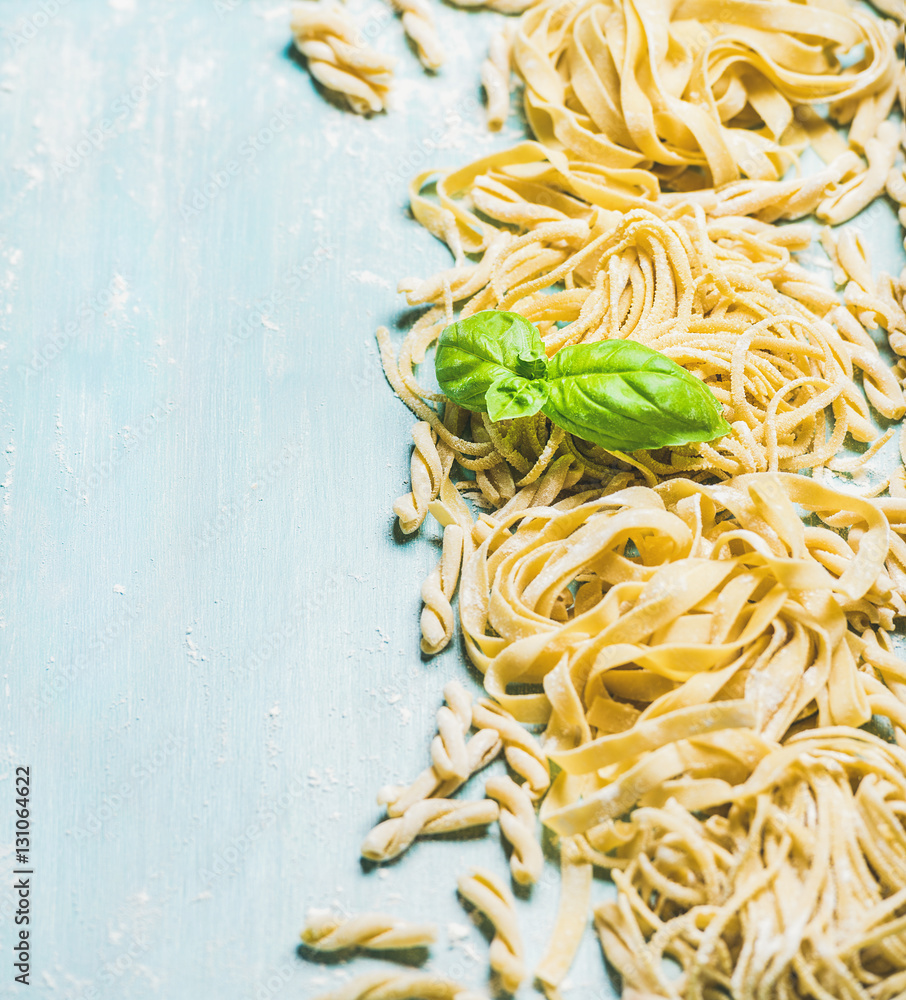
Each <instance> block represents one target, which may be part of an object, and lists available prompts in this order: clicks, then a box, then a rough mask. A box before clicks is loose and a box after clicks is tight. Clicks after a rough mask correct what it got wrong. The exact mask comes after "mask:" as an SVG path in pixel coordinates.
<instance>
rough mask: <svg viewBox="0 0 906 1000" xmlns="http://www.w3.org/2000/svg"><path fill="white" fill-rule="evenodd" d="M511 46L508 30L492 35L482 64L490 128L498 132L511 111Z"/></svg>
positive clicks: (482, 81)
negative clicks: (486, 55)
mask: <svg viewBox="0 0 906 1000" xmlns="http://www.w3.org/2000/svg"><path fill="white" fill-rule="evenodd" d="M510 48H511V42H510V39H509V37H508V34H507V32H505V31H498V32H497V34H495V35H493V36H492V37H491V44H490V46H489V47H488V57H487V59H485V61H484V62H483V63H482V65H481V83H482V86H483V87H484V92H485V96H486V98H487V106H488V107H487V122H488V128H489V129H491V131H494V132H496V131H497V129H500V128H502V127H503V123H504V122H505V121H506V120H507V117H508V116H509V113H510Z"/></svg>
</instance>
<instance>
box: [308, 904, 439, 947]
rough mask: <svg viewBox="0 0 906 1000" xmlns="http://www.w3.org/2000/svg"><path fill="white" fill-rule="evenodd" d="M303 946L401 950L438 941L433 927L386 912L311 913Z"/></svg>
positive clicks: (315, 911)
mask: <svg viewBox="0 0 906 1000" xmlns="http://www.w3.org/2000/svg"><path fill="white" fill-rule="evenodd" d="M301 937H302V943H303V944H304V945H306V946H307V947H309V948H312V949H314V950H315V951H324V952H332V951H345V950H346V949H348V948H363V949H366V950H368V951H400V950H404V949H407V948H424V947H426V946H427V945H430V944H433V943H434V942H435V941H436V940H437V928H436V927H434V926H433V925H432V924H414V923H410V922H408V921H406V920H400V919H399V918H398V917H390V916H386V915H384V914H382V913H362V914H359V915H358V916H355V917H349V918H344V917H342V916H339V915H338V914H336V913H333V912H332V911H330V910H310V911H309V913H308V918H307V920H306V922H305V927H304V928H303V929H302V935H301Z"/></svg>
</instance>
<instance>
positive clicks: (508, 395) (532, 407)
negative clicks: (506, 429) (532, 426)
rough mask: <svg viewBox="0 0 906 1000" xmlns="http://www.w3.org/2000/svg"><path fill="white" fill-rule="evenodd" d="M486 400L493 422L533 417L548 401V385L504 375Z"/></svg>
mask: <svg viewBox="0 0 906 1000" xmlns="http://www.w3.org/2000/svg"><path fill="white" fill-rule="evenodd" d="M484 399H485V403H486V405H487V408H488V416H489V417H490V418H491V420H512V419H513V417H531V416H534V415H535V414H536V413H537V412H538V411H539V410H540V409H541V407H542V406H543V405H544V404H545V402H546V401H547V384H546V383H545V382H543V381H542V380H540V379H536V380H534V381H530V380H529V379H525V378H521V377H520V376H519V375H504V376H502V377H501V378H499V379H497V381H496V382H493V383H492V384H491V386H490V388H489V389H488V391H487V392H486V393H485V397H484Z"/></svg>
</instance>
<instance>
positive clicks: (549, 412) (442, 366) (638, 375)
mask: <svg viewBox="0 0 906 1000" xmlns="http://www.w3.org/2000/svg"><path fill="white" fill-rule="evenodd" d="M434 368H435V373H436V375H437V381H438V383H439V385H440V388H441V390H442V391H443V392H444V394H445V395H446V396H447V398H448V399H450V400H452V401H453V402H454V403H456V404H457V405H459V406H462V407H465V408H466V409H467V410H476V411H478V412H479V413H487V414H488V416H489V417H490V418H491V419H492V420H508V419H512V418H513V417H530V416H532V415H533V414H535V413H538V411H539V410H540V411H541V412H543V413H544V414H545V416H547V417H549V418H550V420H551V421H552V422H553V423H555V424H556V425H557V426H558V427H562V428H563V429H564V430H566V431H569V432H570V433H571V434H575V435H576V436H577V437H580V438H582V439H583V440H585V441H592V442H594V443H595V444H599V445H600V446H601V447H602V448H606V449H607V450H608V451H642V450H647V449H652V448H665V447H676V446H678V445H683V444H690V443H691V442H693V441H711V440H713V439H714V438H718V437H722V436H723V435H724V434H727V433H728V432H729V430H730V427H729V425H728V424H727V422H726V420H724V418H723V415H722V413H721V406H720V403H718V401H717V399H715V397H714V394H713V393H712V392H711V390H710V389H709V388H708V387H707V386H706V385H705V384H704V383H703V382H702V381H700V380H699V379H697V378H696V377H695V376H694V375H690V374H689V372H687V371H686V370H685V369H684V368H681V367H680V366H679V365H678V364H676V363H675V362H673V361H671V360H670V359H669V358H668V357H666V356H665V355H663V354H661V353H659V352H658V351H654V350H652V349H651V348H650V347H645V346H644V344H637V343H635V341H632V340H602V341H598V342H597V343H594V344H577V345H575V346H573V347H564V348H563V349H562V350H560V351H558V352H557V353H556V354H555V355H554V356H553V358H551V359H550V360H548V359H547V356H546V354H545V352H544V345H543V343H542V342H541V337H540V336H539V334H538V330H537V328H536V327H535V326H534V324H532V323H530V322H529V321H528V320H527V319H525V318H524V317H522V316H519V315H518V314H517V313H509V312H497V311H487V312H480V313H476V314H475V315H474V316H469V317H468V318H467V319H463V320H459V322H457V323H453V324H452V325H450V326H448V327H447V328H446V329H445V330H444V332H443V333H442V334H441V335H440V340H439V341H438V344H437V353H436V355H435V359H434Z"/></svg>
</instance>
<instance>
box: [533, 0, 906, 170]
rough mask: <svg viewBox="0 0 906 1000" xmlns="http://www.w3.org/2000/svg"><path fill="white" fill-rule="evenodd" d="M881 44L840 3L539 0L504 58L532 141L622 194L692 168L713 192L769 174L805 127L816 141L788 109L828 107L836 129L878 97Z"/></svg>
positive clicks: (885, 41)
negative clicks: (597, 172)
mask: <svg viewBox="0 0 906 1000" xmlns="http://www.w3.org/2000/svg"><path fill="white" fill-rule="evenodd" d="M817 11H820V13H817ZM893 37H894V36H893V34H892V33H891V32H888V31H887V30H886V28H885V26H884V24H883V23H882V22H881V21H879V20H878V19H877V18H874V17H871V16H869V15H865V14H862V13H861V12H859V11H858V10H857V9H856V8H855V7H854V6H849V5H847V6H845V7H844V6H842V5H840V6H836V7H834V8H831V7H830V6H828V5H821V6H818V5H813V9H812V10H809V8H808V5H805V4H798V3H788V2H778V0H774V2H772V3H771V4H770V5H765V4H760V3H756V2H750V0H735V2H732V3H720V4H718V3H716V2H711V0H686V2H685V3H682V4H667V3H657V4H650V5H645V6H642V5H641V4H635V3H632V2H623V3H619V2H614V0H584V2H578V3H572V2H570V3H564V2H563V0H547V2H545V3H541V4H539V5H538V6H536V7H534V8H532V9H531V10H530V11H529V12H528V13H527V14H526V15H525V16H524V17H523V18H522V19H521V20H520V23H519V30H518V32H517V35H516V41H515V47H514V58H515V64H516V67H517V69H518V70H519V72H520V74H521V76H522V77H523V79H524V80H525V82H526V96H525V105H526V113H527V116H528V119H529V124H530V126H531V129H532V132H533V133H534V135H535V136H536V137H537V138H538V140H539V141H540V142H541V143H543V144H544V145H545V146H546V147H548V148H552V149H563V150H564V151H565V152H566V154H567V156H568V157H570V158H573V159H575V160H577V161H583V162H589V163H594V164H596V165H599V166H600V167H601V169H602V171H603V172H605V173H606V174H608V175H610V176H611V177H612V178H613V179H614V180H615V181H617V182H618V183H620V182H622V183H623V185H624V186H630V185H632V184H633V182H634V181H636V178H637V175H641V174H645V175H646V177H647V176H650V174H649V173H648V168H649V166H652V165H656V166H657V167H658V168H660V169H661V171H662V172H663V173H665V174H666V175H667V176H669V178H670V180H671V181H672V182H673V183H676V181H677V178H678V177H680V176H682V174H683V172H684V171H687V170H689V169H690V168H696V169H698V170H699V171H701V172H703V174H704V178H703V180H704V183H702V182H701V181H699V185H700V186H703V187H711V186H713V187H715V188H719V187H721V186H722V185H724V184H727V183H729V182H731V181H734V180H736V179H737V178H738V177H739V176H740V174H742V175H744V176H747V177H750V178H752V179H777V178H779V177H780V176H781V174H782V172H783V170H784V168H785V167H786V166H788V165H789V164H790V163H791V162H793V161H794V160H795V158H796V153H797V152H798V148H800V146H801V144H802V143H803V142H807V141H808V140H809V137H810V132H811V133H812V134H814V135H815V136H816V138H817V139H818V140H820V139H822V138H824V139H825V141H826V142H830V139H829V138H828V137H827V131H829V130H827V126H823V127H822V126H821V124H820V122H819V121H816V120H815V118H813V117H811V116H809V115H807V114H806V115H800V116H799V119H797V117H796V115H795V113H794V112H795V111H796V110H797V109H798V108H800V107H804V108H806V109H808V108H809V107H810V106H812V105H814V104H817V103H820V102H824V101H828V102H832V108H834V109H835V110H836V111H837V115H838V118H840V119H841V120H844V121H845V120H847V118H848V115H850V114H855V112H856V110H857V109H858V108H859V107H860V105H861V104H862V103H863V102H865V101H867V100H871V99H873V98H874V97H875V95H877V94H878V93H879V92H881V91H884V90H889V89H890V87H891V84H893V83H895V79H896V77H895V73H896V65H897V64H896V55H895V51H894V41H893ZM856 46H864V55H863V56H862V57H861V58H860V59H857V60H856V61H855V62H854V64H853V65H851V66H848V67H845V68H844V66H843V65H842V64H841V62H840V61H839V60H838V57H837V56H836V54H835V53H838V52H845V51H848V50H851V49H853V48H855V47H856ZM612 53H620V54H621V56H622V58H619V57H617V56H614V55H612ZM892 99H893V94H891V100H892ZM646 177H638V184H639V185H640V186H641V185H644V184H646V183H647V179H646Z"/></svg>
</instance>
